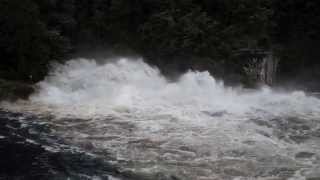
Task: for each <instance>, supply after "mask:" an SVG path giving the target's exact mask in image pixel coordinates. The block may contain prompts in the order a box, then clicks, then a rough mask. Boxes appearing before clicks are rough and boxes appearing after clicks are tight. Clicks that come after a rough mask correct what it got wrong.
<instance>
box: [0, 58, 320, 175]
mask: <svg viewBox="0 0 320 180" xmlns="http://www.w3.org/2000/svg"><path fill="white" fill-rule="evenodd" d="M2 107H5V108H7V109H9V110H11V111H19V112H23V113H26V114H33V115H37V116H38V117H41V118H40V119H41V121H42V122H41V123H48V124H50V125H51V128H52V129H53V130H54V131H52V133H54V134H55V135H57V136H59V137H61V138H63V139H64V141H65V142H66V143H67V144H69V145H70V146H74V147H77V148H79V149H81V150H83V151H85V152H87V153H90V154H92V155H94V156H97V157H100V158H105V159H109V160H110V162H112V163H113V164H114V165H115V166H118V167H120V169H121V170H120V174H121V172H132V173H134V174H139V175H140V177H141V179H142V177H143V178H146V179H148V178H149V179H183V180H213V179H277V178H278V179H281V178H282V179H307V178H309V179H310V178H317V177H318V178H319V177H320V173H319V172H320V100H319V99H317V98H315V97H310V96H307V95H305V93H304V92H291V93H284V92H282V93H281V92H274V91H273V90H271V89H269V88H263V89H261V90H256V91H248V90H245V89H242V88H231V87H225V86H224V84H223V82H219V81H217V80H215V79H214V78H213V77H212V76H211V75H210V74H209V73H208V72H193V71H190V72H187V73H185V74H183V75H182V76H181V77H180V78H179V79H178V80H177V81H169V80H167V79H166V78H165V77H164V76H162V75H161V74H160V72H159V70H158V69H157V68H155V67H151V66H149V65H147V64H146V63H144V62H143V61H142V60H139V59H137V60H132V59H128V58H119V59H116V60H113V61H112V62H111V61H109V62H107V63H97V62H96V61H94V60H89V59H75V60H71V61H68V62H67V63H66V64H64V65H59V64H57V65H55V67H54V68H53V70H52V71H51V73H50V75H49V76H48V77H47V78H46V79H45V80H44V81H42V82H40V83H39V84H38V91H37V92H36V93H35V94H33V95H32V97H31V98H30V99H29V100H28V101H20V102H17V103H15V104H10V103H3V104H2ZM39 123H40V122H39Z"/></svg>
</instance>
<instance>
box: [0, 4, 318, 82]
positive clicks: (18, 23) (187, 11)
mask: <svg viewBox="0 0 320 180" xmlns="http://www.w3.org/2000/svg"><path fill="white" fill-rule="evenodd" d="M319 8H320V1H317V0H310V1H305V0H0V57H1V63H0V76H1V77H3V78H8V79H18V80H25V81H38V80H40V79H41V78H43V76H44V75H45V74H46V72H47V69H48V65H49V63H50V61H52V60H61V59H64V58H66V57H68V56H70V54H72V53H74V52H76V51H77V50H79V49H81V48H82V49H83V48H90V47H96V46H105V47H112V48H114V47H127V48H130V49H133V50H135V51H137V52H138V53H140V54H142V55H144V56H145V57H148V58H149V59H150V60H149V61H150V62H151V63H154V64H157V65H160V66H166V65H168V64H178V65H179V64H181V65H182V66H184V67H183V68H190V67H211V65H212V64H220V65H221V64H222V65H224V66H231V67H232V66H235V64H236V63H235V61H234V60H233V54H234V52H235V51H237V50H239V49H241V48H253V49H254V48H262V49H265V50H272V51H274V52H275V53H276V54H277V55H278V56H280V57H281V64H280V71H281V74H282V75H283V76H288V77H290V76H292V75H295V74H298V73H299V72H300V70H302V69H304V68H310V69H311V71H312V72H313V75H315V76H318V77H320V75H319V71H320V70H319V67H320V65H319V60H317V59H318V58H319V53H318V49H320V41H319V40H320V37H319V36H320V35H319V33H320V11H318V9H319ZM184 57H201V60H200V58H199V59H190V58H189V59H188V58H184ZM203 59H204V60H203ZM213 66H214V65H213Z"/></svg>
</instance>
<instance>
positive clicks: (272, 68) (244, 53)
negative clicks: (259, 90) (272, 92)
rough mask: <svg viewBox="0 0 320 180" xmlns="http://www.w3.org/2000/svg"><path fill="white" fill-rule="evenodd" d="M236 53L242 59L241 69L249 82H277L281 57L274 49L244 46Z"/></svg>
mask: <svg viewBox="0 0 320 180" xmlns="http://www.w3.org/2000/svg"><path fill="white" fill-rule="evenodd" d="M235 55H236V57H237V59H240V60H241V66H242V70H241V71H242V72H243V74H244V76H245V78H246V81H247V82H248V83H249V84H254V85H268V86H273V85H274V84H275V82H276V75H277V68H278V64H279V58H278V57H276V56H275V55H274V53H273V52H272V51H267V50H264V49H250V48H244V49H240V50H238V51H237V52H236V54H235Z"/></svg>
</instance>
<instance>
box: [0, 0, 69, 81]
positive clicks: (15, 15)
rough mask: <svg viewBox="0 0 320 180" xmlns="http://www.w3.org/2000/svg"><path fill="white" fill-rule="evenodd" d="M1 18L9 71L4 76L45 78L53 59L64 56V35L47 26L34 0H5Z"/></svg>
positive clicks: (0, 45)
mask: <svg viewBox="0 0 320 180" xmlns="http://www.w3.org/2000/svg"><path fill="white" fill-rule="evenodd" d="M0 17H1V21H0V22H1V23H0V37H1V38H0V54H1V61H2V62H1V66H0V67H1V71H2V72H3V71H7V73H5V74H3V75H4V76H8V77H7V78H12V79H22V80H26V81H37V80H39V79H41V78H42V77H43V75H45V74H46V72H47V67H48V63H49V60H52V59H56V58H59V57H61V56H62V55H63V51H64V49H63V48H65V46H64V45H62V43H64V42H63V41H64V40H63V38H62V37H60V35H59V33H53V32H50V31H48V30H47V29H46V25H45V24H44V23H43V22H41V21H40V19H39V10H38V7H37V5H36V4H35V3H33V1H30V0H24V1H19V0H2V1H1V2H0Z"/></svg>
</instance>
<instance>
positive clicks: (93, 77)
mask: <svg viewBox="0 0 320 180" xmlns="http://www.w3.org/2000/svg"><path fill="white" fill-rule="evenodd" d="M39 86H40V89H39V93H37V94H35V95H33V96H32V97H31V99H30V101H32V102H39V103H42V104H47V105H53V106H59V107H63V108H67V109H68V108H72V109H73V110H72V111H71V112H69V113H71V114H73V113H75V114H76V115H82V114H85V113H89V114H90V115H92V114H96V115H99V114H100V115H103V114H108V113H110V111H117V110H121V109H123V110H126V111H130V112H134V113H157V114H170V115H177V116H185V117H186V118H187V117H188V116H190V115H196V114H198V115H201V114H203V113H204V112H206V113H209V114H210V113H217V112H225V113H231V114H235V115H245V114H248V113H252V114H255V113H256V111H257V110H261V111H264V112H265V113H268V114H271V115H282V114H283V115H296V114H298V115H306V116H307V115H319V112H320V106H319V100H318V99H316V98H312V97H306V96H305V94H304V93H303V92H293V93H289V94H284V93H283V94H281V93H275V92H272V90H270V89H268V88H265V89H262V90H261V91H256V92H245V91H244V90H241V89H239V88H228V87H225V86H224V85H223V83H222V82H217V81H216V80H215V79H214V78H213V77H212V76H210V74H209V73H208V72H191V71H190V72H188V73H186V74H184V75H182V76H181V77H180V79H179V80H178V81H177V82H169V81H168V80H166V79H165V78H164V77H163V76H162V75H161V74H160V73H159V70H158V69H156V68H153V67H150V66H149V65H147V64H146V63H144V62H143V61H142V60H141V59H140V60H139V59H138V60H130V59H127V58H120V59H119V60H118V61H116V62H113V63H106V64H102V65H101V64H97V63H96V62H95V61H94V60H88V59H76V60H71V61H69V62H67V63H66V64H65V65H57V66H56V67H55V68H54V70H53V71H52V72H51V75H50V76H49V77H47V78H46V79H45V80H44V81H43V82H41V83H40V84H39ZM78 108H80V109H79V111H77V109H78Z"/></svg>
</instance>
